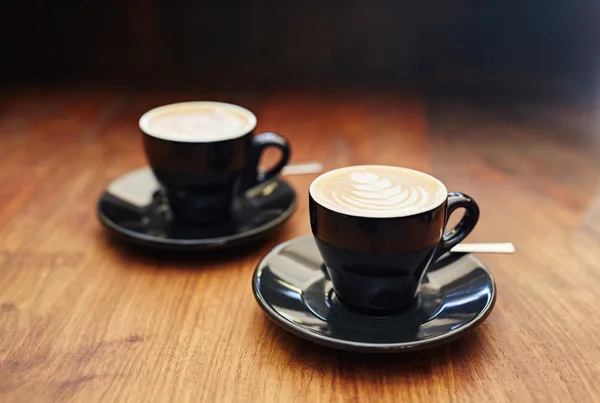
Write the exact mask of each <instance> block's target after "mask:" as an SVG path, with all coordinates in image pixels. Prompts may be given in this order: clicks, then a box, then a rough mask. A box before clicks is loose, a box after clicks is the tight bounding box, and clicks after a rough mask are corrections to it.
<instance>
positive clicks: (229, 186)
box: [139, 102, 290, 224]
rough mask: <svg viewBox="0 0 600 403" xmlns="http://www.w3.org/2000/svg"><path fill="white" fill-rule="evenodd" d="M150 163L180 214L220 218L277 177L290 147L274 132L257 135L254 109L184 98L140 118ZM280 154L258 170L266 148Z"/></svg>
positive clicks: (196, 218) (182, 217)
mask: <svg viewBox="0 0 600 403" xmlns="http://www.w3.org/2000/svg"><path fill="white" fill-rule="evenodd" d="M139 125H140V129H141V130H142V133H143V142H144V150H145V152H146V156H147V158H148V162H149V164H150V167H151V168H152V171H153V172H154V175H155V176H156V179H157V180H158V182H159V183H160V185H161V189H162V191H163V192H164V195H165V196H166V198H167V200H168V203H169V206H170V208H171V211H172V212H173V215H174V217H175V219H178V220H184V221H187V222H190V223H198V224H203V223H218V222H220V221H224V220H227V219H229V218H230V217H231V214H232V205H233V201H234V199H235V198H236V197H238V196H241V195H243V193H244V192H245V191H246V190H248V189H249V188H251V187H253V186H256V185H259V184H260V183H263V182H265V181H267V180H269V179H271V178H273V177H275V176H276V175H277V174H278V173H279V172H280V171H281V169H282V168H283V167H284V166H285V165H286V164H287V162H288V159H289V156H290V147H289V145H288V142H287V141H286V139H285V138H284V137H282V136H280V135H278V134H275V133H262V134H258V135H256V136H255V135H254V129H255V127H256V117H255V116H254V114H253V113H252V112H250V111H249V110H247V109H245V108H242V107H240V106H237V105H233V104H227V103H221V102H182V103H176V104H170V105H165V106H160V107H158V108H155V109H152V110H150V111H148V112H146V113H145V114H144V115H143V116H142V117H141V118H140V122H139ZM267 147H275V148H278V149H280V150H281V158H280V160H279V161H278V162H277V164H275V166H273V168H271V169H270V170H268V171H267V172H259V170H258V164H259V161H260V156H261V154H262V152H263V150H264V149H265V148H267Z"/></svg>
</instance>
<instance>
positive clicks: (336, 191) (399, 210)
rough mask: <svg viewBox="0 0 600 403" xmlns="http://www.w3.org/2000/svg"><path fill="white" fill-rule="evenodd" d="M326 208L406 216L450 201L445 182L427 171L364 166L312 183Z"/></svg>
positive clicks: (314, 194)
mask: <svg viewBox="0 0 600 403" xmlns="http://www.w3.org/2000/svg"><path fill="white" fill-rule="evenodd" d="M310 195H311V196H312V198H313V199H314V200H315V201H316V202H317V203H319V204H320V205H322V206H323V207H325V208H327V209H329V210H332V211H335V212H338V213H342V214H347V215H353V216H359V217H373V218H389V217H404V216H409V215H414V214H419V213H422V212H426V211H429V210H431V209H433V208H435V207H437V206H439V205H440V204H442V203H443V202H444V200H446V197H447V196H448V191H447V190H446V187H445V186H444V184H443V183H442V182H440V181H439V180H438V179H436V178H434V177H433V176H430V175H427V174H426V173H423V172H419V171H415V170H412V169H408V168H400V167H394V166H386V165H362V166H352V167H346V168H339V169H335V170H333V171H329V172H327V173H325V174H323V175H321V176H319V177H318V178H317V179H315V180H314V182H313V183H312V184H311V186H310Z"/></svg>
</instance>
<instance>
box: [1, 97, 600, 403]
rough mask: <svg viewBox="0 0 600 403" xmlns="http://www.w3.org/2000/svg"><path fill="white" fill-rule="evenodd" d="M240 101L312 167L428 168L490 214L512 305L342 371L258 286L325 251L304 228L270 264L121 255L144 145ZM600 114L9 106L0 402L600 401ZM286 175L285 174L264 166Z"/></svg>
mask: <svg viewBox="0 0 600 403" xmlns="http://www.w3.org/2000/svg"><path fill="white" fill-rule="evenodd" d="M207 98H211V99H217V100H228V101H231V102H235V103H240V104H242V105H245V106H247V107H249V108H250V109H252V110H253V111H255V112H256V114H257V115H258V117H259V127H258V129H259V131H260V130H275V131H278V132H280V133H282V134H284V135H286V136H287V137H288V138H289V139H290V141H291V142H292V144H293V158H292V161H293V162H302V161H312V160H317V161H322V162H323V163H324V164H325V168H326V169H331V168H335V167H339V166H343V165H349V164H358V163H381V164H396V165H403V166H409V167H414V168H417V169H421V170H425V171H427V172H430V173H432V174H434V175H436V176H438V177H439V178H441V179H442V180H443V181H444V182H445V183H446V184H447V185H448V187H449V189H451V190H460V191H463V192H466V193H468V194H469V195H471V196H472V197H474V198H475V199H476V200H477V201H478V202H479V204H480V206H481V211H482V218H481V220H480V223H479V225H478V226H477V228H476V230H475V231H474V232H473V234H472V235H471V236H470V237H469V240H470V241H479V242H485V241H512V242H514V243H515V245H516V247H517V253H516V254H514V255H485V256H483V255H482V256H481V258H482V259H483V261H484V262H486V264H488V265H489V268H490V269H491V271H492V272H493V274H494V276H495V278H496V281H497V286H498V290H499V294H498V300H497V304H496V308H495V309H494V311H493V312H492V314H491V315H490V317H489V318H488V319H487V321H486V322H485V323H484V324H482V325H481V326H480V327H479V328H478V329H477V330H475V331H474V332H472V333H470V334H468V335H467V336H465V337H464V338H463V339H461V340H459V341H456V342H454V343H452V344H450V345H447V346H443V347H439V348H437V349H434V350H430V351H425V352H418V353H416V352H415V353H410V354H406V355H393V356H377V355H375V356H373V355H364V354H351V353H346V352H340V351H334V350H329V349H327V348H324V347H320V346H316V345H313V344H311V343H309V342H306V341H304V340H301V339H298V338H296V337H295V336H293V335H291V334H288V333H286V332H285V331H284V330H282V329H280V328H279V327H278V326H276V325H275V324H273V323H271V322H270V321H269V319H267V317H266V316H265V315H264V314H263V312H262V311H261V310H260V309H259V307H258V306H257V305H256V303H255V301H254V297H253V296H252V291H251V288H250V279H251V275H252V272H253V269H254V267H255V265H256V263H257V262H258V261H259V259H260V258H261V256H263V255H264V254H265V253H266V252H268V251H269V249H270V248H271V247H273V246H274V245H276V244H277V243H279V242H281V241H284V240H287V239H289V238H292V237H295V236H298V235H301V234H305V233H309V231H310V227H309V222H308V218H307V196H306V195H307V189H308V186H309V184H310V182H311V181H312V180H313V179H314V175H307V176H295V177H290V178H289V181H290V183H291V184H292V185H293V186H294V187H295V189H296V190H297V192H298V195H299V207H298V209H297V211H296V213H295V214H294V216H293V217H292V218H291V219H290V221H288V223H287V224H286V225H285V226H284V228H283V229H282V230H281V231H279V232H277V233H276V234H275V235H273V236H272V237H271V238H269V239H268V240H267V241H266V242H265V243H263V244H261V245H259V246H257V247H256V248H255V249H252V250H249V251H245V252H243V253H242V252H228V253H225V254H223V255H222V256H213V257H203V256H197V257H180V256H160V255H158V256H157V255H155V254H145V253H140V252H137V251H133V250H130V249H128V248H125V247H122V246H120V245H119V244H118V243H117V242H115V241H112V240H109V239H108V238H107V236H106V234H105V232H104V231H103V230H102V228H101V226H100V224H99V222H98V221H97V219H96V213H95V204H96V200H97V198H98V196H99V194H100V193H101V192H102V191H103V189H104V187H105V185H106V184H107V183H108V182H109V181H110V180H111V179H112V178H115V177H116V176H119V175H121V174H122V173H124V172H127V171H128V170H131V169H134V168H138V167H140V166H143V165H144V164H145V160H144V155H143V153H142V150H141V147H140V137H139V134H138V128H137V119H138V117H139V116H140V115H141V114H142V113H143V112H144V111H145V110H147V109H149V108H151V107H153V106H156V105H159V104H163V103H168V102H173V101H179V100H192V99H207ZM592 112H593V110H592V109H590V108H589V107H585V105H584V106H578V105H575V104H551V103H539V102H520V103H512V104H503V103H498V102H495V103H490V102H483V101H482V100H476V99H475V100H470V101H456V100H450V99H437V100H432V99H426V98H424V97H420V96H417V95H414V96H405V97H403V96H395V95H390V94H387V95H386V94H362V93H345V94H343V93H339V94H320V95H319V94H304V93H298V92H295V93H286V92H272V93H268V94H262V95H259V94H255V95H252V94H243V93H238V94H224V93H223V94H203V93H199V92H197V93H196V92H189V93H177V94H176V93H158V92H156V93H140V92H127V91H121V90H119V89H103V90H99V89H93V88H83V87H81V88H67V89H65V88H61V89H52V90H50V89H47V90H38V89H35V88H28V89H23V90H18V91H12V92H9V93H4V94H2V95H1V96H0V150H2V153H1V155H2V164H1V167H2V169H1V170H0V194H1V197H0V200H1V204H0V239H1V249H0V401H1V402H3V403H8V402H86V403H92V402H188V401H189V402H197V401H205V402H220V401H231V402H246V401H256V402H309V401H311V402H312V401H321V402H366V401H384V402H404V401H425V402H444V401H476V402H481V401H495V402H503V401H507V402H509V401H510V402H524V401H540V402H546V401H557V402H558V401H560V402H566V401H578V402H584V401H593V400H598V399H600V382H599V381H598V380H599V379H600V337H599V332H600V248H599V240H600V193H599V177H600V169H599V166H598V159H599V157H598V148H599V146H600V144H599V143H600V141H599V140H598V136H597V135H595V134H594V133H597V132H598V131H597V129H595V128H596V127H597V126H598V125H597V124H595V122H594V115H593V113H592ZM266 160H267V163H268V162H269V161H272V160H274V156H273V155H269V156H267V158H266Z"/></svg>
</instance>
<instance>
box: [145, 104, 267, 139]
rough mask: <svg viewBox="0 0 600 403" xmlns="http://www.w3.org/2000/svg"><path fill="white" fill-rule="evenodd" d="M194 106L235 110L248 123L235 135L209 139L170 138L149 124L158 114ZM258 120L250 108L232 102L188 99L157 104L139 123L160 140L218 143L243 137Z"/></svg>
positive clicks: (254, 126)
mask: <svg viewBox="0 0 600 403" xmlns="http://www.w3.org/2000/svg"><path fill="white" fill-rule="evenodd" d="M194 108H215V109H221V110H230V111H235V112H237V113H239V114H243V115H245V116H246V117H247V120H248V124H247V125H245V126H244V127H243V128H242V129H241V130H240V131H239V132H236V133H235V135H233V136H230V137H227V138H225V139H209V140H199V139H169V138H165V136H162V135H160V134H159V133H157V132H156V131H154V130H152V129H151V128H150V125H149V122H150V119H151V118H152V117H154V116H156V115H160V114H163V113H168V112H170V111H172V110H177V109H184V110H185V109H194ZM256 122H257V119H256V116H255V115H254V113H252V112H251V111H249V110H248V109H246V108H244V107H242V106H239V105H235V104H230V103H227V102H216V101H188V102H176V103H172V104H166V105H161V106H157V107H156V108H152V109H150V110H148V111H146V112H145V113H144V114H143V115H142V116H141V117H140V120H139V121H138V125H139V127H140V130H142V132H144V134H146V135H148V136H151V137H154V138H157V139H159V140H164V141H172V142H175V143H216V142H219V141H227V140H235V139H238V138H240V137H243V136H244V135H246V134H248V133H250V132H251V131H252V130H254V129H255V128H256Z"/></svg>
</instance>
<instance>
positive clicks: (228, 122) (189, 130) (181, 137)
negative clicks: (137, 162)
mask: <svg viewBox="0 0 600 403" xmlns="http://www.w3.org/2000/svg"><path fill="white" fill-rule="evenodd" d="M255 125H256V117H255V116H254V115H253V114H252V112H250V111H248V110H246V109H244V108H242V107H239V106H237V105H232V104H226V103H221V102H181V103H177V104H171V105H166V106H161V107H159V108H155V109H152V110H151V111H149V112H146V113H145V114H144V115H143V116H142V117H141V119H140V127H141V129H142V130H143V131H144V132H145V133H148V134H149V135H151V136H153V137H157V138H160V139H163V140H170V141H179V142H201V143H204V142H213V141H224V140H231V139H235V138H238V137H241V136H243V135H244V134H247V133H248V132H249V131H250V130H252V129H253V128H254V126H255Z"/></svg>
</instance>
